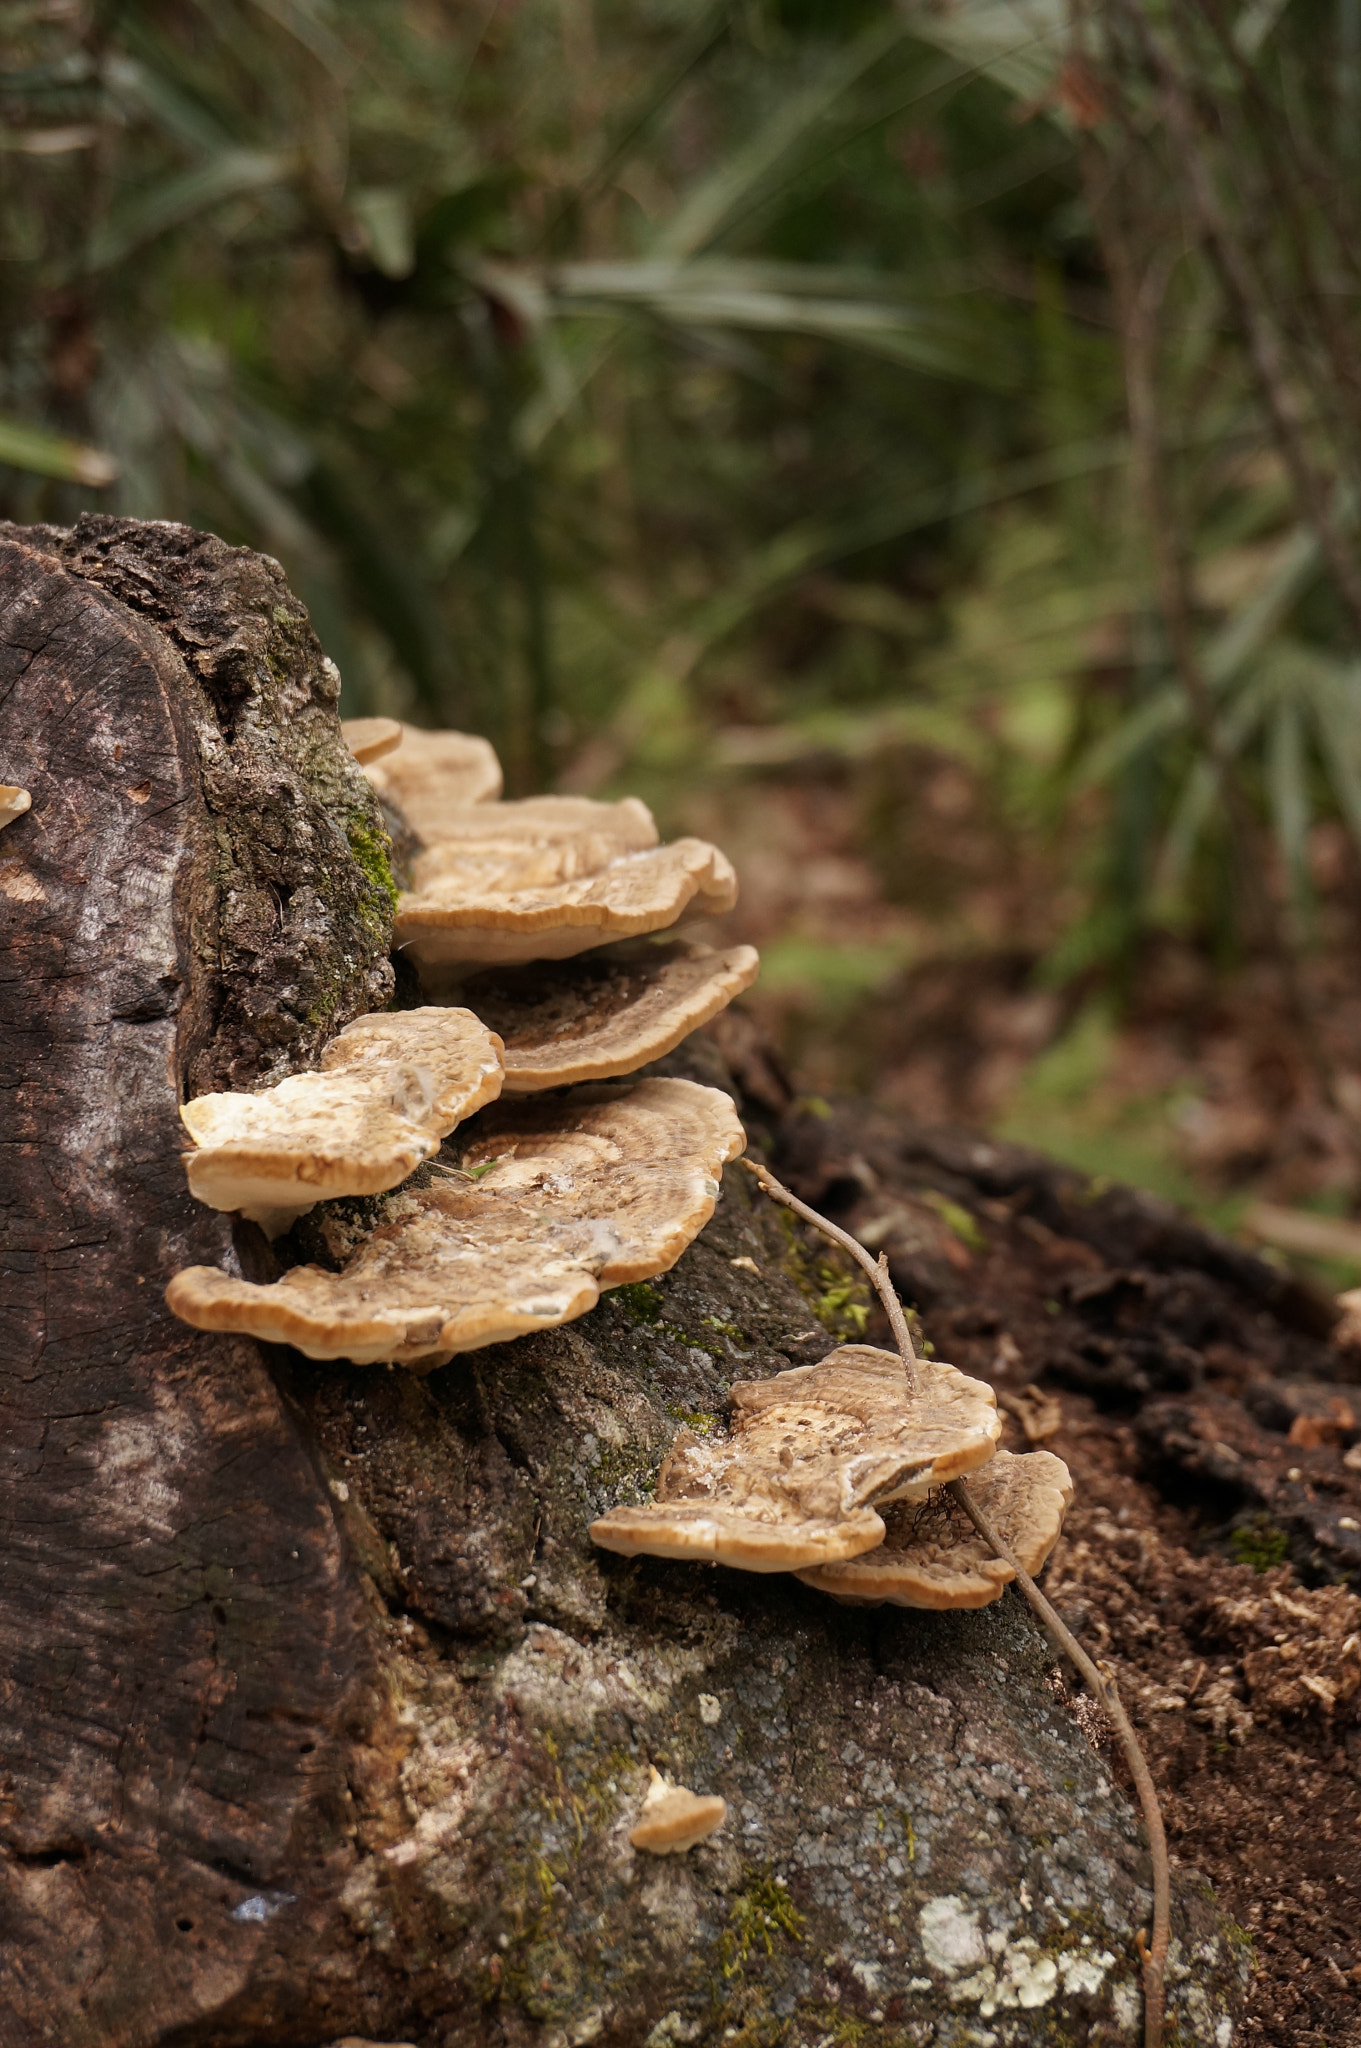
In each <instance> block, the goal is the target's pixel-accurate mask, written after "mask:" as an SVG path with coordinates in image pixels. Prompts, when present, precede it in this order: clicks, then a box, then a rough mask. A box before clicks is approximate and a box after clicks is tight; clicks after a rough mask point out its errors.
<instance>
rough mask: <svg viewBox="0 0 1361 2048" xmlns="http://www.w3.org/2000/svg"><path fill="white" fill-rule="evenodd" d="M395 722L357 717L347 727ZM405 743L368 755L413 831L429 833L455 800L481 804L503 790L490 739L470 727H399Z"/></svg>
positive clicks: (379, 787) (368, 769)
mask: <svg viewBox="0 0 1361 2048" xmlns="http://www.w3.org/2000/svg"><path fill="white" fill-rule="evenodd" d="M389 723H395V721H392V720H387V719H382V720H377V719H372V720H371V719H352V720H347V721H346V726H347V737H348V727H350V726H355V725H375V724H383V725H387V724H389ZM399 735H400V744H398V745H397V746H395V747H393V748H391V749H389V750H385V751H384V752H383V753H382V754H381V755H370V756H369V757H368V758H367V759H366V760H364V761H363V768H364V773H365V774H366V775H367V776H368V778H369V781H370V782H371V783H372V785H373V787H374V789H375V790H376V791H377V792H378V794H379V796H381V797H385V798H386V799H387V801H388V802H389V803H392V804H395V805H396V807H397V809H398V810H399V811H400V812H401V813H402V816H403V817H404V818H405V820H406V822H407V824H408V825H409V826H410V827H411V829H412V831H413V832H415V833H416V834H417V836H418V837H419V838H421V839H429V838H431V837H432V836H433V835H434V834H436V833H438V831H439V829H440V822H441V819H442V818H443V816H444V814H445V812H446V811H447V810H449V808H450V807H451V806H453V805H455V804H480V803H486V802H488V801H490V800H491V799H492V798H493V797H498V796H500V794H501V763H500V762H499V761H498V760H497V758H496V755H495V753H494V752H493V750H492V748H491V746H490V744H489V743H488V742H487V741H486V740H484V739H480V738H478V737H477V735H476V734H474V733H468V732H422V731H421V730H420V728H419V727H418V726H414V725H402V726H400V727H399Z"/></svg>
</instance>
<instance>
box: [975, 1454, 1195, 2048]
mask: <svg viewBox="0 0 1361 2048" xmlns="http://www.w3.org/2000/svg"><path fill="white" fill-rule="evenodd" d="M950 1491H951V1493H952V1494H953V1495H954V1497H955V1499H956V1500H957V1501H958V1502H959V1505H960V1506H961V1507H962V1508H963V1510H964V1512H965V1514H966V1515H967V1516H968V1517H969V1520H970V1521H971V1522H972V1523H973V1525H974V1527H975V1529H977V1531H978V1533H979V1535H980V1536H981V1537H982V1538H983V1541H984V1542H985V1543H986V1544H987V1546H988V1548H989V1549H990V1550H991V1551H992V1553H993V1555H994V1556H995V1557H1000V1558H1001V1560H1002V1562H1003V1564H1009V1565H1010V1566H1011V1569H1012V1570H1013V1571H1014V1572H1015V1574H1016V1584H1017V1586H1018V1587H1019V1588H1020V1590H1021V1592H1022V1593H1023V1594H1024V1595H1025V1597H1026V1599H1027V1600H1028V1601H1029V1602H1030V1604H1031V1606H1032V1607H1033V1608H1034V1610H1035V1612H1036V1614H1038V1615H1039V1617H1040V1620H1041V1621H1042V1622H1043V1623H1044V1625H1045V1627H1046V1628H1047V1629H1048V1631H1049V1633H1050V1635H1051V1636H1053V1638H1054V1640H1055V1641H1056V1642H1057V1643H1058V1644H1059V1646H1060V1647H1061V1648H1062V1650H1063V1652H1064V1654H1065V1656H1067V1657H1069V1658H1070V1659H1071V1660H1072V1662H1073V1663H1074V1664H1075V1665H1076V1667H1077V1669H1078V1671H1079V1672H1080V1673H1081V1674H1082V1676H1083V1678H1084V1679H1085V1680H1086V1681H1087V1684H1088V1686H1089V1687H1090V1688H1091V1690H1092V1692H1093V1693H1094V1694H1095V1695H1096V1697H1097V1699H1098V1700H1099V1701H1100V1703H1101V1707H1102V1710H1103V1711H1104V1713H1105V1716H1106V1719H1107V1720H1108V1721H1109V1722H1110V1724H1111V1726H1112V1728H1113V1729H1114V1730H1115V1732H1116V1735H1117V1736H1118V1737H1119V1740H1120V1747H1121V1749H1122V1750H1123V1751H1124V1752H1125V1762H1126V1763H1127V1764H1128V1765H1129V1773H1130V1776H1131V1777H1132V1778H1133V1780H1134V1788H1135V1790H1136V1791H1137V1793H1138V1794H1139V1804H1140V1806H1141V1807H1142V1808H1143V1813H1144V1826H1145V1827H1146V1829H1147V1830H1148V1853H1149V1856H1150V1857H1151V1859H1152V1863H1153V1940H1152V1942H1151V1944H1150V1945H1149V1946H1148V1947H1147V1948H1146V1947H1144V1945H1143V1943H1142V1941H1141V1942H1140V1944H1139V1959H1140V1961H1141V1963H1142V1964H1143V1974H1144V2048H1160V2044H1161V2041H1162V2037H1163V1998H1164V1985H1163V1979H1164V1973H1165V1970H1166V1966H1167V1943H1168V1937H1169V1934H1170V1932H1171V1892H1172V1879H1171V1870H1170V1868H1169V1865H1168V1861H1167V1832H1166V1830H1165V1828H1164V1827H1163V1816H1162V1808H1161V1807H1160V1806H1159V1804H1158V1794H1157V1790H1156V1788H1155V1786H1154V1783H1153V1774H1152V1772H1151V1771H1150V1770H1149V1768H1148V1759H1147V1758H1146V1757H1145V1755H1144V1753H1143V1750H1142V1749H1141V1748H1140V1747H1139V1738H1138V1736H1137V1735H1136V1734H1135V1732H1134V1724H1133V1722H1132V1721H1131V1720H1130V1718H1129V1715H1128V1714H1127V1713H1126V1712H1125V1709H1124V1707H1123V1705H1122V1704H1121V1700H1120V1695H1119V1693H1118V1692H1117V1691H1116V1688H1115V1681H1114V1679H1113V1678H1110V1677H1108V1676H1107V1675H1106V1673H1104V1672H1103V1671H1102V1670H1101V1669H1100V1668H1099V1666H1098V1665H1096V1664H1095V1663H1093V1661H1092V1659H1091V1658H1090V1657H1089V1656H1088V1655H1087V1652H1086V1651H1085V1650H1084V1649H1083V1647H1082V1645H1081V1643H1080V1642H1079V1641H1078V1639H1077V1637H1076V1636H1075V1635H1074V1634H1073V1631H1072V1630H1071V1629H1070V1628H1069V1626H1068V1624H1067V1622H1066V1621H1064V1620H1063V1619H1062V1618H1061V1617H1060V1615H1059V1612H1058V1609H1057V1608H1056V1607H1054V1606H1053V1605H1051V1603H1050V1602H1049V1601H1048V1600H1047V1599H1046V1598H1045V1596H1044V1594H1043V1593H1042V1592H1041V1591H1040V1589H1039V1587H1038V1586H1037V1585H1036V1584H1035V1581H1034V1580H1033V1579H1032V1578H1031V1576H1030V1574H1029V1572H1028V1571H1026V1570H1025V1569H1024V1567H1023V1566H1022V1565H1020V1564H1019V1563H1018V1562H1017V1560H1016V1559H1015V1558H1014V1557H1013V1556H1012V1554H1011V1552H1010V1551H1009V1550H1008V1548H1007V1546H1006V1544H1005V1543H1004V1542H1003V1541H1002V1538H1001V1537H1000V1536H999V1535H998V1533H997V1531H996V1529H994V1528H993V1526H992V1524H991V1522H989V1520H988V1518H987V1516H986V1515H985V1514H984V1513H983V1510H982V1509H981V1508H980V1507H979V1505H978V1502H977V1501H976V1500H975V1499H974V1497H973V1495H972V1494H971V1493H970V1491H969V1489H968V1487H967V1486H966V1485H965V1483H964V1481H963V1480H962V1479H952V1480H951V1482H950ZM1140 1931H1141V1933H1142V1930H1140Z"/></svg>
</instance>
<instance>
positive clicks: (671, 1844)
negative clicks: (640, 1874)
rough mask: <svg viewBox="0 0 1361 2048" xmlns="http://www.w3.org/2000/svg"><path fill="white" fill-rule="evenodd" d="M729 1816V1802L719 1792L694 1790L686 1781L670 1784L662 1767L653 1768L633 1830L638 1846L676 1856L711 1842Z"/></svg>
mask: <svg viewBox="0 0 1361 2048" xmlns="http://www.w3.org/2000/svg"><path fill="white" fill-rule="evenodd" d="M727 1817H728V1802H727V1800H726V1799H720V1798H719V1797H718V1795H717V1793H709V1794H704V1793H696V1792H691V1791H690V1790H688V1788H687V1787H686V1786H684V1785H668V1784H667V1782H666V1780H665V1778H664V1777H663V1776H662V1774H661V1772H660V1771H657V1770H653V1772H652V1774H651V1778H650V1780H649V1783H648V1788H647V1797H646V1799H644V1801H643V1809H642V1812H641V1813H640V1814H639V1816H638V1825H637V1827H636V1828H632V1829H630V1831H629V1840H630V1842H632V1844H633V1846H634V1848H635V1849H646V1850H647V1852H648V1854H649V1855H651V1856H675V1855H679V1854H680V1853H681V1852H682V1851H683V1850H685V1849H693V1848H694V1846H695V1844H696V1843H697V1842H707V1841H708V1839H709V1837H710V1835H712V1834H713V1833H715V1831H716V1830H717V1829H719V1828H721V1827H722V1825H723V1823H724V1821H725V1820H726V1819H727Z"/></svg>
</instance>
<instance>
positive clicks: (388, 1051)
mask: <svg viewBox="0 0 1361 2048" xmlns="http://www.w3.org/2000/svg"><path fill="white" fill-rule="evenodd" d="M501 1082H502V1071H501V1041H500V1039H499V1038H498V1037H497V1036H496V1034H495V1032H494V1031H489V1030H488V1029H487V1027H486V1025H485V1024H483V1023H481V1022H480V1021H479V1019H478V1018H476V1017H475V1016H474V1015H473V1014H472V1012H471V1010H447V1009H435V1008H430V1009H421V1010H404V1011H396V1012H388V1011H384V1012H381V1013H378V1014H375V1015H373V1016H368V1017H360V1018H357V1019H356V1021H355V1022H354V1023H353V1024H349V1025H347V1026H346V1028H345V1029H344V1030H343V1031H341V1032H338V1033H337V1035H336V1036H335V1038H333V1039H332V1040H331V1043H330V1044H329V1045H328V1046H327V1047H326V1049H325V1051H324V1052H323V1054H322V1056H321V1067H320V1071H318V1072H314V1073H310V1074H292V1075H290V1076H289V1077H288V1079H287V1080H284V1081H280V1082H278V1083H277V1084H276V1085H275V1086H274V1087H273V1088H262V1089H261V1090H260V1091H259V1093H258V1094H254V1095H247V1094H239V1093H223V1094H217V1095H199V1096H196V1097H195V1098H194V1100H193V1101H192V1102H186V1103H185V1105H184V1107H183V1108H182V1109H181V1111H180V1115H181V1117H182V1118H183V1121H184V1124H185V1126H186V1128H187V1130H188V1132H189V1135H190V1136H191V1137H192V1138H193V1140H194V1144H195V1147H196V1149H195V1150H194V1151H193V1152H190V1153H188V1154H187V1155H186V1157H185V1168H186V1171H187V1173H188V1176H189V1190H190V1193H191V1194H193V1195H195V1196H197V1198H198V1200H199V1201H200V1202H206V1203H207V1205H208V1207H209V1208H210V1209H237V1210H240V1211H241V1213H242V1214H243V1215H246V1216H249V1217H251V1218H252V1219H253V1220H254V1221H256V1222H259V1223H261V1224H263V1226H264V1228H265V1229H266V1230H267V1231H268V1232H269V1233H270V1235H271V1236H273V1235H276V1234H277V1232H278V1231H280V1230H282V1229H286V1228H287V1227H288V1225H289V1224H290V1223H291V1222H292V1221H293V1220H294V1219H295V1218H296V1217H298V1216H300V1215H302V1214H303V1213H304V1211H306V1210H308V1209H310V1208H312V1207H313V1206H314V1205H315V1204H316V1203H317V1202H319V1201H322V1200H324V1199H326V1198H327V1197H333V1196H337V1195H376V1194H381V1193H383V1192H384V1191H385V1190H386V1189H388V1188H392V1187H396V1185H397V1183H398V1182H399V1181H402V1180H405V1179H406V1177H407V1175H408V1174H410V1173H412V1172H413V1171H414V1170H415V1168H416V1167H417V1166H419V1165H420V1163H421V1161H422V1160H423V1159H429V1158H431V1157H432V1156H433V1155H434V1154H435V1153H436V1152H438V1150H439V1148H440V1145H441V1142H442V1141H443V1140H444V1139H445V1138H447V1137H448V1135H449V1133H450V1132H451V1131H452V1130H453V1129H454V1127H455V1125H456V1124H459V1123H461V1122H462V1121H463V1119H464V1118H465V1117H469V1116H472V1115H473V1114H474V1112H475V1111H477V1110H479V1109H481V1108H482V1107H483V1106H484V1104H486V1103H488V1102H493V1101H494V1100H495V1099H496V1097H497V1096H498V1095H499V1094H500V1092H501Z"/></svg>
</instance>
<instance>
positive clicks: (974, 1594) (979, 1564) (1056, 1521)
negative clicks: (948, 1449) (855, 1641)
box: [798, 1451, 1073, 1608]
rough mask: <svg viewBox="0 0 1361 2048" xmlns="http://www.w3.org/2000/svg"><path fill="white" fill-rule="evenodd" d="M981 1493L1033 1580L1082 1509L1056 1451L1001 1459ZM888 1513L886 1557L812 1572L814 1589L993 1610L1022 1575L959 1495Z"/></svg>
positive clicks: (840, 1595) (1001, 1454)
mask: <svg viewBox="0 0 1361 2048" xmlns="http://www.w3.org/2000/svg"><path fill="white" fill-rule="evenodd" d="M971 1485H972V1489H973V1494H974V1497H975V1499H976V1500H977V1502H978V1505H979V1507H980V1508H981V1509H982V1510H983V1513H984V1514H985V1515H987V1516H988V1518H989V1520H990V1521H992V1522H993V1523H994V1525H995V1526H996V1528H997V1529H998V1531H999V1533H1000V1534H1001V1537H1002V1540H1003V1542H1004V1543H1005V1544H1006V1545H1007V1547H1008V1549H1009V1550H1010V1551H1011V1553H1012V1556H1013V1557H1014V1558H1015V1559H1016V1561H1017V1563H1018V1564H1019V1565H1020V1566H1021V1568H1022V1570H1024V1571H1027V1572H1029V1573H1030V1575H1031V1577H1032V1578H1033V1577H1034V1576H1035V1574H1036V1573H1037V1572H1039V1571H1040V1570H1041V1569H1042V1567H1043V1566H1044V1564H1045V1563H1046V1561H1047V1559H1048V1557H1049V1553H1050V1551H1051V1550H1052V1549H1053V1548H1054V1545H1055V1544H1056V1543H1057V1542H1058V1540H1059V1535H1060V1533H1061V1531H1062V1529H1063V1518H1064V1516H1065V1514H1066V1513H1067V1512H1068V1509H1069V1508H1070V1507H1071V1505H1072V1501H1073V1482H1072V1480H1071V1479H1070V1477H1069V1475H1068V1467H1067V1466H1066V1465H1065V1464H1064V1462H1063V1460H1062V1459H1061V1458H1056V1457H1055V1456H1054V1455H1053V1453H1052V1452H1051V1451H1030V1452H1027V1453H1025V1454H1023V1455H1022V1456H1019V1457H1017V1456H1014V1455H1013V1454H1012V1453H1011V1452H1010V1451H998V1452H997V1454H996V1456H995V1457H993V1458H991V1459H990V1460H989V1462H988V1463H987V1464H986V1465H985V1466H984V1467H983V1468H982V1470H981V1471H980V1472H978V1473H977V1474H976V1475H975V1477H974V1478H973V1480H972V1481H971ZM881 1513H882V1514H883V1518H884V1528H885V1535H884V1540H883V1542H882V1543H881V1544H880V1545H879V1548H878V1549H877V1550H871V1551H867V1552H866V1554H865V1555H864V1556H863V1557H857V1558H853V1559H852V1560H851V1561H850V1562H849V1563H848V1564H830V1565H822V1566H819V1567H816V1568H815V1569H814V1570H812V1571H802V1572H800V1573H799V1574H798V1576H799V1578H801V1579H802V1580H803V1582H804V1584H805V1585H807V1586H816V1587H817V1588H818V1589H819V1591H820V1592H823V1593H830V1594H832V1596H833V1597H834V1598H835V1599H837V1600H842V1601H845V1602H846V1603H847V1604H849V1605H854V1606H875V1607H877V1606H879V1605H880V1604H881V1603H882V1602H885V1601H887V1602H889V1603H890V1604H891V1605H893V1606H895V1607H930V1608H945V1607H986V1606H987V1605H988V1603H989V1601H992V1600H996V1599H997V1598H998V1597H999V1596H1000V1594H1001V1592H1002V1590H1003V1588H1004V1587H1006V1586H1009V1585H1010V1584H1011V1582H1012V1580H1013V1579H1014V1578H1015V1576H1016V1573H1015V1571H1014V1570H1013V1569H1012V1567H1011V1566H1010V1565H1009V1564H1006V1563H1004V1562H1003V1560H1002V1559H1001V1558H1000V1557H998V1556H997V1555H996V1553H995V1552H994V1551H993V1550H992V1549H991V1548H990V1547H989V1545H988V1544H987V1543H985V1542H984V1540H983V1538H982V1536H980V1535H979V1533H978V1531H977V1530H976V1529H975V1528H974V1526H973V1524H972V1522H970V1521H969V1519H968V1517H967V1516H966V1515H964V1514H963V1512H962V1511H961V1510H960V1509H959V1508H958V1507H956V1506H955V1504H954V1501H953V1499H952V1497H951V1495H950V1494H949V1493H935V1494H933V1495H932V1496H931V1498H930V1499H929V1500H928V1501H925V1502H920V1503H912V1502H908V1501H903V1502H899V1503H897V1504H895V1505H893V1506H891V1507H881Z"/></svg>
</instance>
